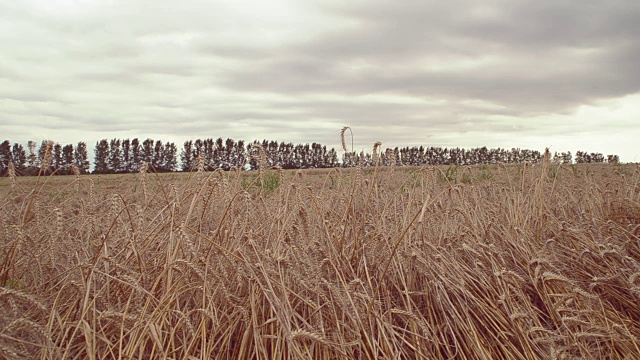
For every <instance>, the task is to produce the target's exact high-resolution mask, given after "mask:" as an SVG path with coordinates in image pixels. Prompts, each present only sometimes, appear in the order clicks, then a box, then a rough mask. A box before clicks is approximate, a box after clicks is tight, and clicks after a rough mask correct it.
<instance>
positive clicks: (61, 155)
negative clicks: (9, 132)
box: [0, 140, 90, 175]
mask: <svg viewBox="0 0 640 360" xmlns="http://www.w3.org/2000/svg"><path fill="white" fill-rule="evenodd" d="M47 152H50V154H49V156H47ZM9 163H12V164H13V166H14V168H15V169H16V170H17V171H18V172H19V173H20V174H23V175H37V174H39V173H41V170H42V172H44V173H47V174H50V173H54V172H56V173H57V174H61V175H68V174H71V173H72V172H73V170H72V168H71V165H74V166H75V167H76V168H77V169H78V171H79V172H80V173H81V174H87V173H89V170H90V163H89V156H88V151H87V144H86V143H85V142H83V141H80V142H78V143H77V144H76V145H75V146H74V145H73V144H66V145H62V144H59V143H52V142H49V141H46V140H44V141H42V143H41V144H40V146H38V144H37V143H36V142H35V141H31V140H30V141H29V142H28V143H27V148H26V149H25V147H24V146H23V145H22V144H19V143H14V144H13V145H12V144H11V142H10V141H9V140H5V141H3V142H2V143H0V175H5V174H6V172H7V170H8V168H9ZM56 170H57V171H56Z"/></svg>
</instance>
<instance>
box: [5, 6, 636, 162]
mask: <svg viewBox="0 0 640 360" xmlns="http://www.w3.org/2000/svg"><path fill="white" fill-rule="evenodd" d="M639 39H640V1H638V0H607V1H603V0H575V1H567V0H538V1H517V0H505V1H475V0H449V1H435V0H419V1H400V0H396V1H390V0H389V1H379V0H367V1H363V0H362V1H361V0H349V1H335V0H275V1H272V0H230V1H214V0H179V1H177V0H19V1H18V0H0V49H1V50H0V51H1V52H0V54H1V55H0V138H2V139H9V140H11V141H12V142H22V143H26V142H27V140H30V139H32V140H36V141H41V140H44V139H51V140H54V141H57V142H60V143H75V142H78V141H80V140H82V141H86V142H87V143H88V144H89V145H90V146H91V147H92V146H93V145H94V144H95V142H96V141H97V140H98V139H101V138H127V137H129V138H133V137H139V138H147V137H151V138H154V139H161V140H169V141H174V142H176V143H178V144H180V145H181V143H182V142H183V141H185V140H187V139H196V138H207V137H213V138H217V137H223V138H227V137H231V138H234V139H244V140H246V141H252V140H254V139H265V138H266V139H273V140H283V141H287V142H294V143H306V142H321V143H324V144H327V145H329V146H335V147H336V149H338V147H339V140H338V131H339V130H340V128H341V127H342V126H344V125H349V126H351V127H352V129H353V132H354V136H355V143H356V148H357V150H360V149H369V150H370V148H371V146H372V145H373V143H374V142H376V141H382V143H383V147H395V146H407V145H409V146H413V145H426V146H446V147H450V146H460V147H475V146H488V147H507V148H511V147H522V148H531V149H538V150H543V149H544V148H545V147H550V148H551V150H552V151H565V150H570V151H572V152H574V153H575V151H576V150H580V149H582V150H588V151H594V152H595V151H597V152H602V153H604V154H610V153H615V154H619V155H620V156H621V160H623V161H640V145H639V144H640V141H639V140H640V67H639V65H638V64H639V63H640V60H639V59H640V40H639ZM2 139H0V141H1V140H2Z"/></svg>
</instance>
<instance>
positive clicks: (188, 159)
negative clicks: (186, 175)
mask: <svg viewBox="0 0 640 360" xmlns="http://www.w3.org/2000/svg"><path fill="white" fill-rule="evenodd" d="M180 163H181V164H182V171H190V170H191V168H192V167H193V141H191V140H189V141H185V142H184V147H183V148H182V152H180Z"/></svg>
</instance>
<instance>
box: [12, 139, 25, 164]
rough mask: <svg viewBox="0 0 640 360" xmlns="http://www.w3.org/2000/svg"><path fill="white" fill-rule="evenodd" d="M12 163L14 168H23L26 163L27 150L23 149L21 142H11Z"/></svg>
mask: <svg viewBox="0 0 640 360" xmlns="http://www.w3.org/2000/svg"><path fill="white" fill-rule="evenodd" d="M12 158H13V165H15V167H16V169H18V170H23V169H24V168H25V166H26V164H27V152H26V151H25V150H24V147H23V146H22V144H18V143H15V144H13V151H12Z"/></svg>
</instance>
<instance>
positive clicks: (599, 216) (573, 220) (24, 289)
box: [0, 160, 640, 359]
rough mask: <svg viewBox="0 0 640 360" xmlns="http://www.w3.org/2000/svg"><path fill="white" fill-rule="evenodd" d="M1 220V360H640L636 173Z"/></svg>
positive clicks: (304, 185)
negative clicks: (4, 359)
mask: <svg viewBox="0 0 640 360" xmlns="http://www.w3.org/2000/svg"><path fill="white" fill-rule="evenodd" d="M143 170H145V169H143ZM0 204H1V205H2V212H1V213H0V226H1V228H0V257H1V260H0V310H1V311H0V358H6V359H25V358H30V359H638V358H640V341H639V337H640V301H639V300H640V225H639V224H640V170H639V169H638V168H637V167H636V166H635V165H571V166H569V165H562V166H560V165H554V164H551V163H549V161H548V160H547V161H544V162H543V163H542V164H538V165H535V166H533V165H528V166H525V165H517V166H516V165H514V166H504V165H488V166H474V167H459V168H447V167H425V168H412V169H405V168H373V167H372V168H365V169H361V168H357V169H354V170H339V169H333V170H310V171H301V172H295V171H282V170H277V169H268V170H266V169H265V170H264V171H260V172H244V171H243V172H239V171H230V172H222V171H216V172H193V173H186V174H162V175H158V174H154V173H151V172H144V171H143V172H142V173H140V174H137V175H111V176H75V177H74V176H51V177H39V178H36V177H18V178H2V179H0Z"/></svg>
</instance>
